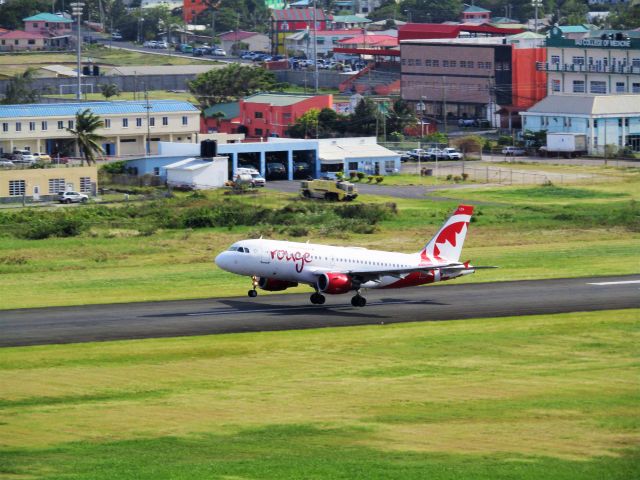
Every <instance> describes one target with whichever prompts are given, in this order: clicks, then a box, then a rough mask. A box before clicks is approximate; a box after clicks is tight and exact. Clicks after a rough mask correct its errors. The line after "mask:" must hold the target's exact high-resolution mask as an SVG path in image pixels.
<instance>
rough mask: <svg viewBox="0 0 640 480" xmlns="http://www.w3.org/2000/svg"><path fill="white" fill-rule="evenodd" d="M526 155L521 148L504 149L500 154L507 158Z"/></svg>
mask: <svg viewBox="0 0 640 480" xmlns="http://www.w3.org/2000/svg"><path fill="white" fill-rule="evenodd" d="M526 153H527V152H526V151H525V149H524V148H522V147H504V148H503V149H502V154H503V155H507V156H509V155H511V156H516V155H525V154H526Z"/></svg>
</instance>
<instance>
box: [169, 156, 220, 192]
mask: <svg viewBox="0 0 640 480" xmlns="http://www.w3.org/2000/svg"><path fill="white" fill-rule="evenodd" d="M227 163H228V162H227V158H226V157H215V158H212V159H202V158H187V159H185V160H180V161H178V162H175V163H171V164H169V165H167V166H166V167H164V168H165V169H166V170H167V183H168V184H169V185H173V186H183V185H186V186H189V187H192V188H194V189H196V190H207V189H210V188H218V187H222V186H224V183H225V182H226V181H227V177H228V174H229V173H228V169H227Z"/></svg>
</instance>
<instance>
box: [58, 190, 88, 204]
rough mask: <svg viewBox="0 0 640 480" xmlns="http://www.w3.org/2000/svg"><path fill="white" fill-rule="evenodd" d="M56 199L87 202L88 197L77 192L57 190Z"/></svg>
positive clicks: (67, 201) (61, 201)
mask: <svg viewBox="0 0 640 480" xmlns="http://www.w3.org/2000/svg"><path fill="white" fill-rule="evenodd" d="M58 201H59V202H60V203H87V202H88V201H89V197H88V196H87V195H85V194H84V193H79V192H58Z"/></svg>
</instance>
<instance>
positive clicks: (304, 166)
mask: <svg viewBox="0 0 640 480" xmlns="http://www.w3.org/2000/svg"><path fill="white" fill-rule="evenodd" d="M311 174H312V172H311V164H310V163H309V162H293V176H294V177H295V178H307V177H308V176H310V175H311Z"/></svg>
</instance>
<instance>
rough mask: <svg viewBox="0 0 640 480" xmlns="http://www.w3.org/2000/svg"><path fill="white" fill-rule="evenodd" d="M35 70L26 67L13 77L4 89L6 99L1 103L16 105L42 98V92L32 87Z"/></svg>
mask: <svg viewBox="0 0 640 480" xmlns="http://www.w3.org/2000/svg"><path fill="white" fill-rule="evenodd" d="M33 79H34V70H33V69H32V68H28V69H26V70H25V71H24V72H23V73H18V74H16V75H14V76H13V77H11V79H10V80H9V83H8V84H7V87H6V89H5V91H4V99H3V100H2V102H1V103H4V104H5V105H14V104H18V103H36V102H37V101H38V100H39V99H40V93H39V92H38V90H37V89H35V88H33V87H32V84H33Z"/></svg>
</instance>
